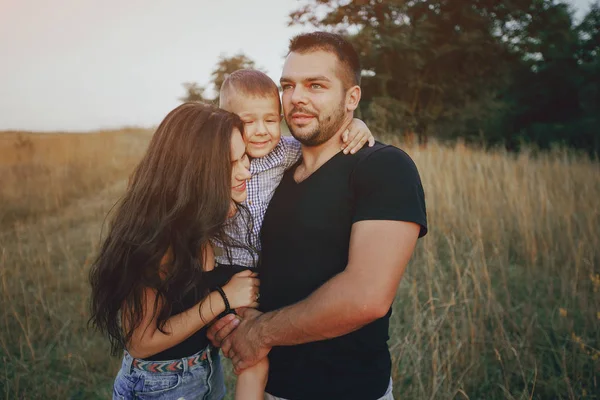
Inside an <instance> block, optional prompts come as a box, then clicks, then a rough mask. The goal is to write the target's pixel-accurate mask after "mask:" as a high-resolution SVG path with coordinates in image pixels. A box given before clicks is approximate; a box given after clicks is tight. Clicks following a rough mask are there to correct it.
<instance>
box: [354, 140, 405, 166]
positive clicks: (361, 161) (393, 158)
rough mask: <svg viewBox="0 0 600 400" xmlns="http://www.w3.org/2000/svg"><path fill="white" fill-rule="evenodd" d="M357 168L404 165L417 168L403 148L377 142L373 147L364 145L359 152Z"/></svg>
mask: <svg viewBox="0 0 600 400" xmlns="http://www.w3.org/2000/svg"><path fill="white" fill-rule="evenodd" d="M356 155H357V158H358V160H357V164H356V168H359V169H360V168H368V167H379V168H386V167H403V168H416V167H415V163H414V161H413V160H412V158H411V157H410V156H409V155H408V154H407V153H406V152H405V151H404V150H402V149H400V148H398V147H396V146H392V145H389V144H385V143H381V142H375V144H374V145H373V147H363V148H362V149H360V150H359V151H358V152H357V153H356Z"/></svg>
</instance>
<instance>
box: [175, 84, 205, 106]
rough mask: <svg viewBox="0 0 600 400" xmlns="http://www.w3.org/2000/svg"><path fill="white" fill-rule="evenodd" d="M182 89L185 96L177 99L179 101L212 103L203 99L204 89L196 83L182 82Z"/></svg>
mask: <svg viewBox="0 0 600 400" xmlns="http://www.w3.org/2000/svg"><path fill="white" fill-rule="evenodd" d="M183 87H184V89H185V95H184V96H182V97H180V98H179V100H180V101H182V102H186V101H202V102H212V100H211V99H210V98H207V97H205V95H204V93H205V91H206V88H205V87H204V86H200V85H199V84H198V83H196V82H184V83H183Z"/></svg>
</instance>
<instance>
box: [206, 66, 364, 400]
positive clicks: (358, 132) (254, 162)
mask: <svg viewBox="0 0 600 400" xmlns="http://www.w3.org/2000/svg"><path fill="white" fill-rule="evenodd" d="M219 95H220V101H219V107H221V108H223V109H225V110H227V111H230V112H233V113H235V114H237V115H239V116H240V118H241V119H242V121H243V122H244V140H245V141H246V153H247V154H248V156H249V157H250V158H251V161H250V173H251V175H252V178H251V179H250V180H249V181H248V186H247V190H248V198H247V200H246V202H245V204H244V206H245V207H246V208H247V211H248V212H249V215H248V212H243V211H244V210H242V212H238V213H237V215H236V216H235V217H233V218H231V220H230V223H229V224H230V225H229V226H228V228H227V234H228V235H229V236H230V237H231V238H232V239H233V240H234V241H235V242H236V244H239V247H233V248H225V249H221V252H222V254H220V255H219V256H217V257H216V259H217V262H218V263H219V264H221V265H233V266H236V267H238V268H239V267H246V268H254V267H256V266H257V263H258V258H259V254H258V252H259V251H260V237H259V235H260V229H261V226H262V221H263V218H264V216H265V212H266V210H267V206H268V205H269V202H270V201H271V197H272V196H273V193H274V191H275V189H276V188H277V185H279V182H280V181H281V179H282V177H283V174H284V172H285V171H286V170H287V169H289V168H291V167H292V166H293V165H294V164H296V162H297V161H298V160H299V159H300V156H301V150H300V143H299V142H298V141H297V140H296V139H294V138H293V137H288V136H284V137H282V136H281V128H280V127H281V122H282V118H281V99H280V97H279V90H278V88H277V85H276V84H275V83H274V82H273V81H272V80H271V78H269V77H268V76H267V75H266V74H264V73H263V72H260V71H256V70H249V69H243V70H238V71H235V72H234V73H232V74H231V75H229V76H228V77H227V79H225V81H224V82H223V85H222V86H221V91H220V94H219ZM343 140H344V143H340V146H341V148H342V149H343V151H344V153H345V154H348V153H355V152H356V151H358V150H359V149H360V148H361V147H363V145H364V144H365V143H366V142H367V141H368V142H369V145H370V146H372V145H373V144H374V143H375V139H374V138H373V135H371V132H370V131H369V129H368V128H367V126H366V125H365V124H364V123H363V122H362V121H361V120H358V119H354V120H353V121H352V123H351V124H350V126H349V128H348V129H347V130H346V131H345V132H344V135H343ZM248 227H250V228H251V229H250V232H248V234H245V232H247V231H248ZM216 246H217V247H219V246H218V244H216ZM267 374H268V361H267V360H266V359H265V360H263V361H262V362H260V363H259V364H258V365H256V366H254V367H252V368H250V369H248V370H246V371H244V372H243V373H242V374H240V376H239V377H238V381H237V385H236V394H235V398H236V399H245V400H246V399H262V398H263V394H264V388H265V386H266V380H267Z"/></svg>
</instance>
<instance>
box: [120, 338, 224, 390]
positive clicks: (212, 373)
mask: <svg viewBox="0 0 600 400" xmlns="http://www.w3.org/2000/svg"><path fill="white" fill-rule="evenodd" d="M204 351H207V352H208V353H207V357H206V358H205V359H203V360H202V361H200V362H199V363H197V364H195V365H193V366H191V367H190V366H188V360H189V359H190V358H192V357H194V356H197V355H199V354H201V353H203V352H204ZM138 361H143V360H138ZM171 361H177V360H171ZM181 361H182V366H183V367H182V368H183V371H178V372H150V371H146V370H143V369H139V368H136V367H135V366H134V358H133V357H132V356H131V355H130V354H129V353H128V352H127V351H126V352H125V354H124V356H123V362H122V363H121V370H120V371H119V373H118V374H117V377H116V379H115V384H114V386H113V400H134V399H136V400H138V399H139V400H144V399H161V400H179V399H185V400H221V399H223V398H224V397H225V381H224V377H223V369H222V368H221V359H220V357H219V350H218V349H215V348H214V347H212V346H210V345H209V346H208V347H207V349H205V350H202V351H200V352H199V353H197V354H193V355H191V356H190V357H186V358H183V359H181Z"/></svg>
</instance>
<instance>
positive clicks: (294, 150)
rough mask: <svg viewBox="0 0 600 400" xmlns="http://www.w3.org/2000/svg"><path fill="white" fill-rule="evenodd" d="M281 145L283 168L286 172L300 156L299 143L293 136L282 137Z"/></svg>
mask: <svg viewBox="0 0 600 400" xmlns="http://www.w3.org/2000/svg"><path fill="white" fill-rule="evenodd" d="M281 145H282V148H283V154H284V160H283V167H284V168H285V169H286V170H288V169H290V168H291V167H292V166H293V165H294V164H296V163H297V162H298V160H299V159H300V157H301V156H302V148H301V145H300V142H299V141H297V140H296V139H295V138H294V137H293V136H282V137H281Z"/></svg>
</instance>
